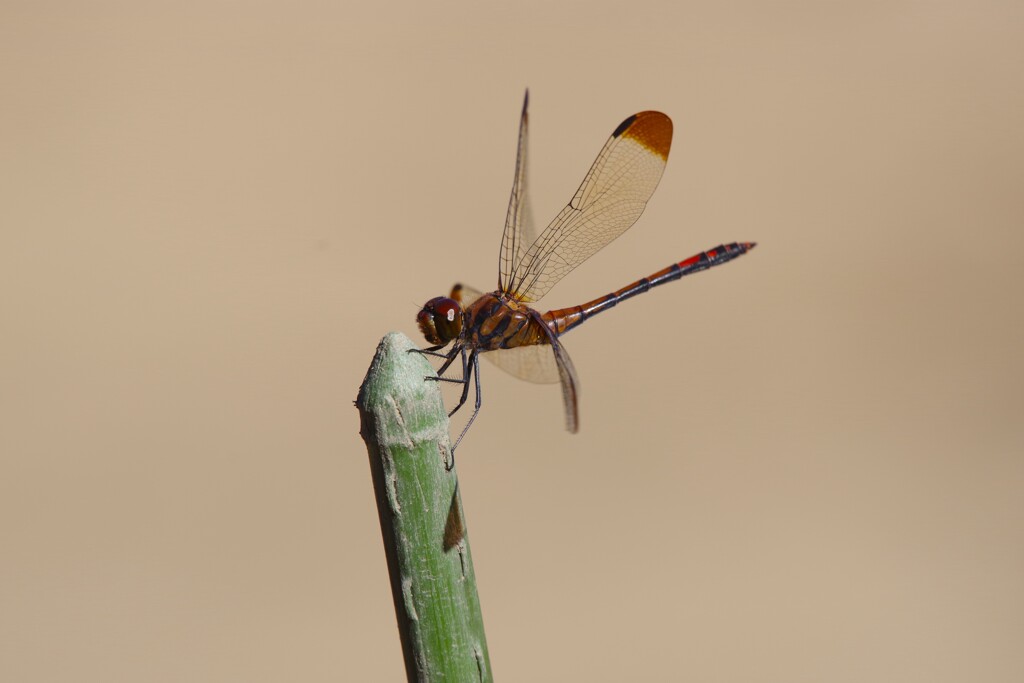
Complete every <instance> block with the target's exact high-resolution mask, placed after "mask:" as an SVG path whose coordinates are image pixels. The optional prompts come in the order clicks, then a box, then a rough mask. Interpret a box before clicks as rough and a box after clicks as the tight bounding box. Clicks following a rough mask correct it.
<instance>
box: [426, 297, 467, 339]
mask: <svg viewBox="0 0 1024 683" xmlns="http://www.w3.org/2000/svg"><path fill="white" fill-rule="evenodd" d="M416 324H417V325H419V327H420V332H422V333H423V336H424V337H426V339H427V341H428V342H430V343H431V344H447V343H448V342H450V341H451V340H453V339H455V338H456V337H458V336H459V334H460V333H461V332H462V307H461V306H459V304H458V302H456V301H455V300H454V299H449V298H448V297H446V296H439V297H435V298H433V299H431V300H430V301H428V302H427V303H425V304H423V308H422V309H420V312H419V313H418V314H416Z"/></svg>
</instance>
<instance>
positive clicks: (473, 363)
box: [445, 349, 482, 472]
mask: <svg viewBox="0 0 1024 683" xmlns="http://www.w3.org/2000/svg"><path fill="white" fill-rule="evenodd" d="M477 353H478V352H477V350H476V349H473V351H472V352H471V353H470V354H469V367H468V371H469V372H470V373H471V374H472V375H473V385H474V386H475V387H476V401H474V406H473V414H472V415H470V416H469V422H467V423H466V426H465V427H463V428H462V433H461V434H459V438H457V439H455V443H454V444H452V448H451V450H450V451H449V453H451V456H452V457H451V459H450V460H449V461H448V464H447V465H446V466H445V470H447V471H449V472H450V471H451V470H452V468H453V467H455V449H456V448H458V447H459V444H460V443H461V442H462V437H464V436H465V435H466V432H468V431H469V428H470V426H471V425H472V424H473V420H475V419H476V416H477V413H479V412H480V403H481V401H482V399H481V397H480V359H479V358H478V357H477ZM463 377H464V381H465V388H464V389H463V390H462V402H461V403H459V405H458V406H457V407H456V408H455V410H458V409H459V408H460V407H461V406H462V404H463V403H465V402H466V396H467V395H468V394H469V377H468V376H466V375H465V374H463ZM455 410H453V411H452V412H453V413H454V412H455ZM449 417H450V416H449Z"/></svg>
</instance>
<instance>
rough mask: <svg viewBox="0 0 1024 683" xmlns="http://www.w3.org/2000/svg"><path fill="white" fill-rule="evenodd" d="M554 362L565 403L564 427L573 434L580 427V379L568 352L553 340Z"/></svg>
mask: <svg viewBox="0 0 1024 683" xmlns="http://www.w3.org/2000/svg"><path fill="white" fill-rule="evenodd" d="M552 349H554V352H555V353H554V356H555V363H556V365H557V367H558V375H559V379H560V380H561V382H562V402H563V403H564V404H565V428H566V429H568V430H569V431H570V432H571V433H573V434H575V433H576V432H578V431H579V429H580V410H579V401H578V394H579V386H580V380H579V378H578V377H577V376H576V368H574V367H573V364H572V360H570V359H569V352H568V351H566V350H565V347H564V346H562V344H561V342H559V341H558V340H557V339H554V340H553V343H552Z"/></svg>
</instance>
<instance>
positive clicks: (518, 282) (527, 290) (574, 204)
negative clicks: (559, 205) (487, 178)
mask: <svg viewBox="0 0 1024 683" xmlns="http://www.w3.org/2000/svg"><path fill="white" fill-rule="evenodd" d="M524 121H525V118H524ZM524 125H525V124H524ZM521 144H522V143H521ZM671 145H672V120H671V119H669V117H668V116H666V115H665V114H662V113H661V112H657V111H644V112H640V113H639V114H634V115H633V116H630V117H629V118H628V119H626V120H625V121H623V122H622V123H621V124H619V127H618V128H616V129H615V132H613V133H612V136H611V137H610V138H609V139H608V142H607V143H605V146H604V148H602V149H601V152H600V154H598V155H597V159H596V160H595V161H594V164H593V165H592V166H591V167H590V171H589V172H588V173H587V175H586V177H585V178H584V179H583V183H582V184H581V185H580V188H579V189H578V190H577V191H576V195H575V196H574V197H573V198H572V201H570V202H569V204H568V205H567V206H566V207H565V208H564V209H562V211H561V212H560V213H559V214H558V216H556V217H555V220H553V221H552V222H551V224H550V225H549V226H548V227H547V228H546V229H545V230H544V232H543V233H541V235H540V236H539V237H538V238H537V239H536V240H534V241H533V243H532V244H531V245H530V246H529V248H528V249H527V251H526V253H525V254H524V255H523V256H522V258H521V259H516V258H512V257H511V256H509V259H508V261H509V262H511V263H512V264H513V269H512V272H511V276H508V275H505V274H504V273H503V275H502V278H501V282H502V283H503V291H505V292H507V293H509V294H510V295H512V296H513V297H515V298H516V299H518V300H519V301H524V302H531V301H537V300H538V299H540V298H541V297H542V296H544V295H545V294H546V293H547V292H548V291H549V290H550V289H551V288H552V287H554V286H555V284H556V283H557V282H558V281H559V280H561V279H562V278H563V277H565V276H566V275H567V274H568V273H569V272H570V271H572V269H573V268H575V267H576V266H578V265H579V264H581V263H583V262H584V261H586V260H587V259H588V258H590V257H591V256H593V255H594V254H595V253H597V252H598V251H599V250H600V249H602V248H603V247H605V246H606V245H607V244H608V243H610V242H611V241H612V240H614V239H615V238H616V237H618V236H619V235H621V234H622V233H623V232H625V231H626V230H628V229H629V228H630V226H632V225H633V224H634V223H635V222H636V220H637V219H638V218H639V217H640V214H642V213H643V211H644V207H645V206H647V201H648V200H649V199H650V198H651V195H652V194H653V193H654V190H655V188H657V187H658V182H659V181H660V180H661V175H662V173H663V172H664V170H665V163H666V162H667V161H668V152H669V148H670V147H671ZM520 155H521V157H520V162H517V184H518V183H519V180H518V169H519V168H520V164H522V165H523V166H525V163H522V162H523V156H522V155H523V148H522V147H520ZM515 199H516V191H515V190H513V201H515ZM509 214H510V215H511V214H512V209H511V206H510V207H509ZM513 232H514V231H513ZM505 233H506V239H507V235H508V233H509V227H508V225H506V227H505ZM520 238H521V234H520ZM520 244H521V242H520ZM502 247H503V251H502V255H503V259H504V258H505V254H506V250H505V245H504V244H503V245H502ZM510 252H511V253H516V252H515V251H514V250H510ZM502 267H503V269H504V267H505V260H503V261H502Z"/></svg>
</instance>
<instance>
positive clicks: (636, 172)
mask: <svg viewBox="0 0 1024 683" xmlns="http://www.w3.org/2000/svg"><path fill="white" fill-rule="evenodd" d="M529 102H530V97H529V91H527V93H526V96H525V98H524V100H523V109H522V114H521V117H520V122H519V145H518V151H517V154H516V171H515V178H514V180H513V183H512V197H511V199H510V201H509V205H508V213H507V214H506V217H505V230H504V233H503V234H502V238H501V249H500V253H499V268H498V288H497V289H496V290H495V291H493V292H491V293H489V294H485V293H482V292H479V291H477V290H474V289H472V288H469V287H466V286H464V285H461V284H456V285H455V286H454V287H453V288H452V290H451V293H450V294H449V295H448V296H446V297H445V296H440V297H435V298H433V299H430V300H429V301H427V303H426V304H424V305H423V308H422V309H421V310H420V311H419V313H418V314H417V315H416V323H417V326H418V327H419V329H420V331H421V332H422V333H423V336H424V338H425V339H426V340H427V342H428V343H429V344H431V346H429V347H427V348H424V349H413V351H416V352H418V353H422V354H427V355H431V356H437V357H440V358H444V363H443V364H442V365H441V367H440V368H439V369H438V371H437V375H436V376H429V377H427V378H426V379H427V380H433V381H440V382H452V383H455V384H461V385H462V395H461V397H460V398H459V402H458V405H456V406H455V407H454V408H453V409H452V410H451V412H450V413H449V417H451V416H452V415H454V414H455V413H456V412H457V411H458V410H459V409H460V408H461V407H462V406H463V405H465V404H466V402H467V400H468V398H469V390H470V380H471V378H472V379H473V383H472V386H473V387H474V388H475V401H474V410H473V414H472V415H471V416H470V418H469V420H468V422H467V423H466V425H465V427H464V428H463V430H462V433H461V434H460V435H459V437H458V439H456V441H455V444H454V445H453V446H452V447H451V449H450V451H449V452H450V454H451V456H452V457H451V460H450V461H449V465H448V467H449V469H450V468H451V467H452V466H453V465H454V453H455V448H456V447H458V445H459V443H461V441H462V438H463V437H464V436H465V435H466V432H468V431H469V428H470V426H472V424H473V421H474V420H475V419H476V416H477V415H478V414H479V412H480V406H481V403H482V400H481V393H480V366H479V363H480V361H479V359H480V356H481V355H482V356H484V358H487V359H490V360H492V361H494V364H495V365H497V366H498V367H500V368H502V369H503V370H505V371H507V372H509V373H510V374H512V375H514V376H516V377H519V378H520V379H524V380H527V381H530V382H534V383H539V384H555V383H557V384H561V387H562V399H563V404H564V406H565V421H566V428H567V429H568V430H569V431H570V432H572V433H575V432H577V431H578V429H579V380H578V379H577V376H576V370H575V369H574V368H573V364H572V361H571V360H570V358H569V354H568V352H567V351H566V350H565V346H564V344H563V343H562V341H561V337H562V335H564V334H565V333H566V332H568V331H569V330H572V329H574V328H576V327H578V326H579V325H581V324H583V322H585V321H587V320H589V319H590V318H592V317H594V316H595V315H597V314H598V313H603V312H604V311H607V310H609V309H611V308H613V307H615V306H616V305H618V304H619V303H621V302H623V301H625V300H627V299H630V298H632V297H634V296H636V295H638V294H643V293H644V292H647V291H650V290H651V289H653V288H654V287H657V286H659V285H663V284H665V283H667V282H673V281H675V280H678V279H680V278H682V277H684V276H686V275H692V274H693V273H697V272H700V271H702V270H707V269H709V268H712V267H714V266H718V265H721V264H723V263H727V262H729V261H731V260H733V259H735V258H736V257H738V256H741V255H743V254H745V253H747V252H748V251H750V250H751V249H753V248H754V247H755V246H756V243H754V242H732V243H729V244H721V245H719V246H717V247H714V248H712V249H708V250H707V251H702V252H700V253H699V254H696V255H694V256H691V257H689V258H687V259H684V260H682V261H679V262H678V263H673V264H671V265H669V266H668V267H666V268H663V269H662V270H659V271H657V272H656V273H652V274H651V275H648V276H647V277H645V278H641V279H639V280H637V281H636V282H632V283H630V284H628V285H626V286H625V287H622V288H620V289H617V290H615V291H614V292H611V293H610V294H606V295H604V296H601V297H598V298H597V299H594V300H592V301H588V302H587V303H585V304H581V305H578V306H571V307H569V308H560V309H556V310H551V311H548V312H547V313H540V312H539V311H538V310H537V309H535V308H533V307H532V306H530V304H533V303H535V302H537V301H539V300H540V299H541V297H543V296H544V295H545V294H547V293H548V291H549V290H551V288H552V287H554V286H555V284H557V283H558V282H559V281H560V280H561V279H562V278H563V277H565V276H566V275H568V274H569V272H571V271H572V270H573V269H575V268H576V267H577V266H579V265H580V264H581V263H583V262H584V261H586V260H587V259H588V258H590V257H591V256H593V255H594V254H595V253H597V252H598V251H599V250H601V249H602V248H604V247H605V246H607V245H608V244H609V243H610V242H612V240H614V239H615V238H616V237H618V236H620V235H621V234H622V233H624V232H625V231H626V230H628V229H629V228H630V227H631V226H632V225H633V224H634V223H635V222H636V221H637V219H638V218H640V214H642V213H643V211H644V208H645V207H646V205H647V202H648V200H649V199H650V198H651V195H652V194H653V193H654V190H655V188H657V186H658V183H659V182H660V181H661V176H662V173H663V172H664V170H665V164H666V162H667V161H668V153H669V148H670V147H671V145H672V120H671V119H670V118H669V117H668V116H666V115H665V114H663V113H661V112H658V111H642V112H640V113H637V114H633V115H632V116H630V117H628V118H627V119H626V120H624V121H623V122H622V123H620V124H619V125H618V127H616V128H615V130H614V131H613V132H612V134H611V137H609V138H608V141H607V142H606V143H605V145H604V147H603V148H602V149H601V151H600V153H599V154H598V155H597V159H596V160H595V161H594V163H593V165H592V166H591V167H590V170H589V171H588V172H587V175H586V177H584V179H583V183H582V184H581V185H580V187H579V189H578V190H577V191H576V194H575V195H573V198H572V199H571V200H570V201H569V203H568V204H567V205H566V206H565V208H564V209H562V210H561V211H560V212H559V213H558V215H557V216H555V218H554V220H552V221H551V223H550V224H548V226H547V228H545V229H544V231H543V232H540V233H539V234H538V233H537V231H536V229H535V226H534V223H533V217H532V213H531V210H530V202H529V194H528V193H527V184H526V168H527V163H526V161H527V149H526V148H527V137H528V128H529V115H528V109H529ZM449 344H450V345H451V346H450V347H449ZM446 347H449V348H447V349H446ZM445 349H446V350H445ZM456 360H460V361H461V366H462V377H461V378H455V377H447V376H445V373H446V372H448V370H449V369H450V368H451V366H452V365H453V364H454V363H455V361H456Z"/></svg>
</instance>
